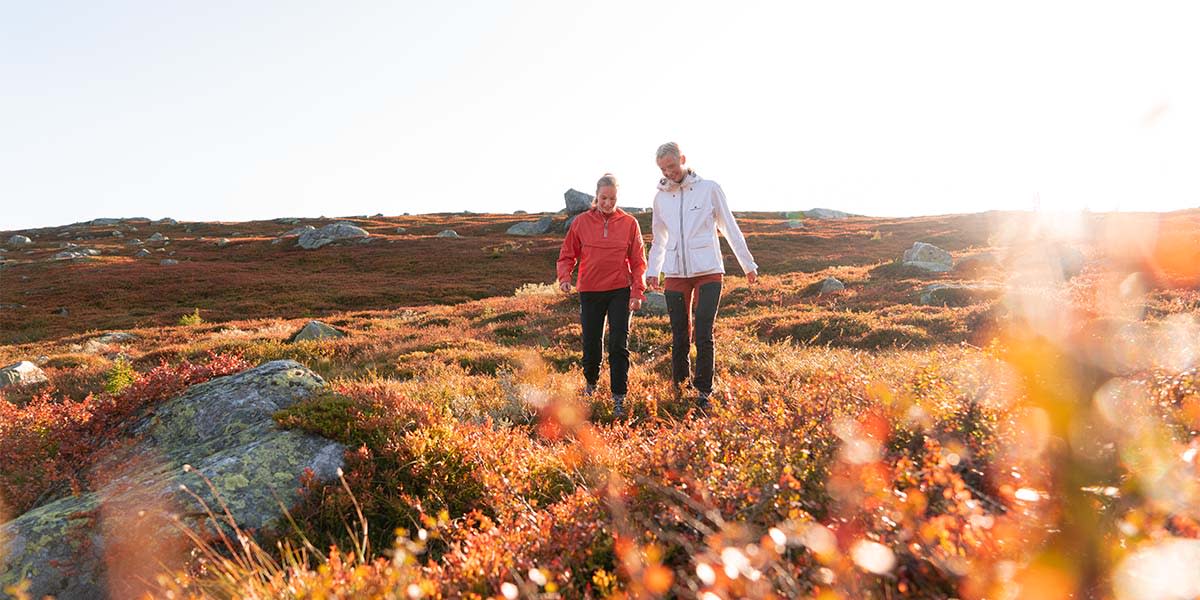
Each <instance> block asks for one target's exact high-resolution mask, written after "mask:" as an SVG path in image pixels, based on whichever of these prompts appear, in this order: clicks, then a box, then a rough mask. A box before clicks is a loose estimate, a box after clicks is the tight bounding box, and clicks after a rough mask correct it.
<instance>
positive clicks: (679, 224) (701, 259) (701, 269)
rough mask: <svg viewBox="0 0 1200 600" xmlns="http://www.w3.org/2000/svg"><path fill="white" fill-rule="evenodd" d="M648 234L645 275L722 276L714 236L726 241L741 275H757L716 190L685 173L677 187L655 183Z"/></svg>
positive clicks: (712, 183)
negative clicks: (652, 211)
mask: <svg viewBox="0 0 1200 600" xmlns="http://www.w3.org/2000/svg"><path fill="white" fill-rule="evenodd" d="M651 230H652V231H653V233H654V241H653V243H652V244H651V246H650V257H649V259H648V260H647V267H648V268H647V270H646V274H647V275H652V276H657V275H658V274H659V273H662V274H663V275H665V276H667V277H696V276H699V275H712V274H714V273H724V272H725V261H724V260H722V257H721V242H720V240H718V239H717V232H718V231H720V232H721V235H724V236H725V240H726V241H728V242H729V247H730V248H732V249H733V254H734V256H736V257H737V261H738V264H739V265H741V267H742V272H744V273H750V272H752V271H757V270H758V265H757V264H755V263H754V257H753V256H751V255H750V250H749V248H747V247H746V238H745V237H743V236H742V230H741V229H739V228H738V224H737V221H736V220H735V219H734V218H733V212H732V211H730V210H729V203H728V202H726V201H725V192H723V191H722V190H721V186H719V185H717V183H716V182H715V181H708V180H705V179H701V178H700V176H699V175H697V174H696V173H695V172H694V171H692V170H690V169H689V170H688V172H687V175H685V176H684V178H683V182H682V183H676V182H674V181H671V180H669V179H666V178H663V179H661V180H659V182H658V194H656V195H655V196H654V219H653V222H652V228H651Z"/></svg>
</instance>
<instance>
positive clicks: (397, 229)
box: [396, 227, 408, 233]
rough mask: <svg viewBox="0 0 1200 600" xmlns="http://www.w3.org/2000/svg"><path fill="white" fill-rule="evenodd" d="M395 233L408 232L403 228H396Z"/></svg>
mask: <svg viewBox="0 0 1200 600" xmlns="http://www.w3.org/2000/svg"><path fill="white" fill-rule="evenodd" d="M396 233H408V230H407V229H405V228H403V227H397V228H396Z"/></svg>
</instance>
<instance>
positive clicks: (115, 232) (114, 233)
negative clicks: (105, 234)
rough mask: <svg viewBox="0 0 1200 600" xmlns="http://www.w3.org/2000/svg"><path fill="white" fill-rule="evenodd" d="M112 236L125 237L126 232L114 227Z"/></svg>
mask: <svg viewBox="0 0 1200 600" xmlns="http://www.w3.org/2000/svg"><path fill="white" fill-rule="evenodd" d="M112 236H113V237H115V238H119V237H125V234H123V233H121V232H120V230H117V229H114V230H112Z"/></svg>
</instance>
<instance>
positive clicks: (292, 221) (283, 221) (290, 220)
mask: <svg viewBox="0 0 1200 600" xmlns="http://www.w3.org/2000/svg"><path fill="white" fill-rule="evenodd" d="M275 222H276V223H279V224H280V225H299V224H300V219H297V218H294V217H281V218H278V219H275Z"/></svg>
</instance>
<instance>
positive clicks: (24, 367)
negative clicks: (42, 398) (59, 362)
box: [0, 360, 47, 388]
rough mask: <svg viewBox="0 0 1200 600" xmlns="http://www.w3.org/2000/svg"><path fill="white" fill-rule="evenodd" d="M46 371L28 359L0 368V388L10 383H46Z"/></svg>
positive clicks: (10, 384)
mask: <svg viewBox="0 0 1200 600" xmlns="http://www.w3.org/2000/svg"><path fill="white" fill-rule="evenodd" d="M46 381H47V379H46V373H44V372H43V371H42V370H41V369H39V368H38V366H37V365H35V364H33V363H32V362H30V361H27V360H23V361H21V362H17V363H13V364H11V365H8V366H7V367H4V368H3V369H0V388H3V387H8V386H12V385H32V384H35V383H46Z"/></svg>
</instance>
